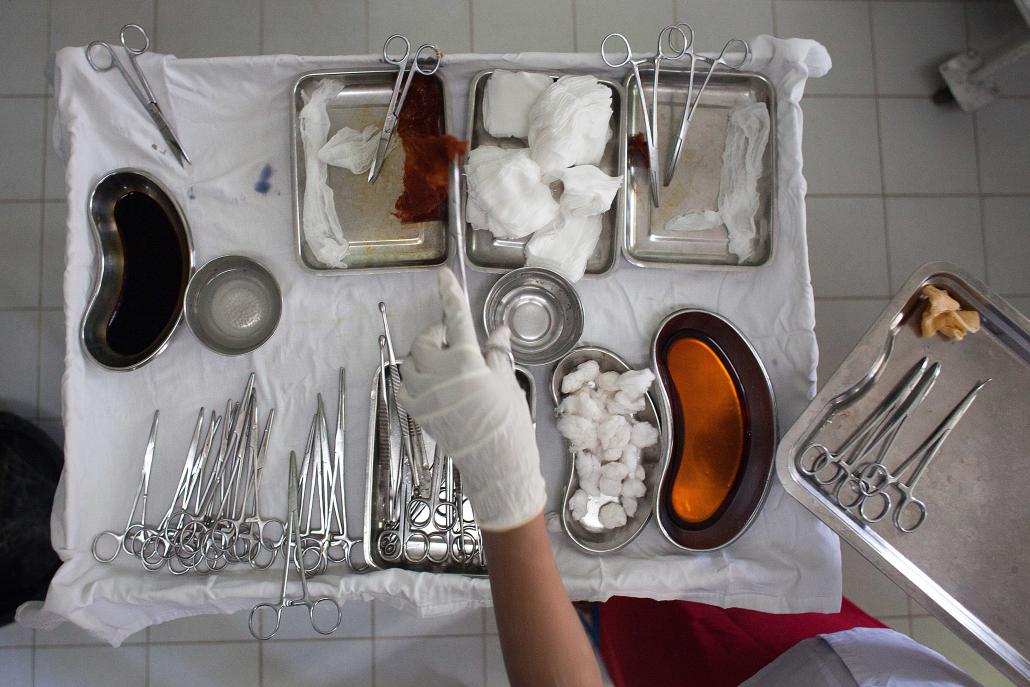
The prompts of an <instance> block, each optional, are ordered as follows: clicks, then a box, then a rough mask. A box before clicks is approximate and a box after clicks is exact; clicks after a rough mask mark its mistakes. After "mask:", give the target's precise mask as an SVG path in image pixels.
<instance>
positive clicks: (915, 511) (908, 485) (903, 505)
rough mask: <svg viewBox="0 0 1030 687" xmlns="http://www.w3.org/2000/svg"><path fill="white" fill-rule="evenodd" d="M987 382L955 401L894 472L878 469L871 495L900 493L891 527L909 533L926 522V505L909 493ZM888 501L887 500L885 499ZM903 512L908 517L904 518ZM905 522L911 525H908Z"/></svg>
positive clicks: (892, 516) (892, 515)
mask: <svg viewBox="0 0 1030 687" xmlns="http://www.w3.org/2000/svg"><path fill="white" fill-rule="evenodd" d="M990 381H991V380H990V379H988V380H986V381H983V382H979V383H978V384H977V385H976V386H974V387H973V388H972V389H971V390H970V391H969V393H967V394H966V395H965V397H964V398H963V399H962V400H961V401H959V403H958V405H956V406H955V408H954V409H952V411H951V412H950V413H948V416H947V417H946V418H944V420H943V421H942V422H941V424H940V425H938V427H937V429H935V430H934V432H933V433H932V434H931V435H930V436H928V437H927V438H926V441H924V442H923V443H922V444H921V445H920V446H919V448H917V449H916V450H915V451H913V452H912V455H910V456H909V457H908V458H906V459H905V461H904V462H903V463H902V464H901V465H899V466H898V468H897V470H895V472H894V473H893V474H892V473H891V472H889V471H888V470H887V469H886V468H884V467H883V466H879V469H878V473H879V474H881V475H882V476H883V479H882V480H881V481H880V482H879V483H878V484H877V485H876V486H875V487H873V489H872V491H871V492H870V493H871V494H875V493H878V492H882V491H883V490H885V489H886V488H887V487H888V486H892V487H894V488H895V489H897V490H898V492H900V494H901V497H900V499H899V500H898V503H897V504H896V505H895V506H894V512H893V513H892V514H891V521H892V522H893V523H894V526H895V527H896V528H898V529H899V530H900V531H902V532H906V533H910V532H914V531H916V530H917V529H919V527H920V526H922V524H923V523H924V522H925V521H926V514H927V511H926V504H925V503H924V502H923V501H921V500H920V499H918V498H916V497H915V496H913V495H912V491H913V490H914V489H915V487H916V484H917V483H918V482H919V479H920V478H921V477H922V476H923V473H925V472H926V469H927V468H928V467H930V463H931V462H932V461H933V459H934V458H936V457H937V455H938V454H939V453H940V451H941V447H942V446H943V445H944V442H945V440H946V439H947V438H948V436H949V435H950V434H951V432H952V430H954V429H955V427H956V426H957V425H958V423H959V421H960V420H961V419H962V416H963V415H965V414H966V411H967V410H969V407H970V406H971V405H973V401H975V400H976V397H977V395H978V394H979V393H980V390H981V389H983V388H984V387H985V386H987V384H988V383H989V382H990ZM912 465H915V466H916V467H915V470H914V471H913V472H912V475H911V476H910V477H909V478H908V479H907V480H904V479H902V477H901V476H902V475H904V474H905V472H907V471H908V469H909V468H910V467H912ZM888 498H889V497H888ZM906 511H908V512H909V513H911V514H912V515H906ZM906 523H911V525H908V524H906Z"/></svg>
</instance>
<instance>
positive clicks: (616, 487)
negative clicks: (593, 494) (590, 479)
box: [598, 472, 622, 496]
mask: <svg viewBox="0 0 1030 687" xmlns="http://www.w3.org/2000/svg"><path fill="white" fill-rule="evenodd" d="M598 488H599V489H600V490H601V494H602V495H603V496H618V495H619V494H621V493H622V480H621V479H612V478H610V477H605V476H604V473H603V472H602V473H601V481H600V482H598Z"/></svg>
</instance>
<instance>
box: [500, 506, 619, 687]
mask: <svg viewBox="0 0 1030 687" xmlns="http://www.w3.org/2000/svg"><path fill="white" fill-rule="evenodd" d="M483 542H484V545H485V547H486V552H487V558H488V559H489V561H490V589H491V592H492V594H493V600H494V612H495V614H496V616H497V627H498V633H499V634H500V639H501V649H502V650H503V652H504V664H505V667H506V668H507V671H508V677H509V679H510V681H511V684H512V685H514V686H515V687H521V686H522V685H533V686H534V687H536V686H537V685H563V686H564V685H591V686H593V685H600V684H601V673H600V669H599V668H598V666H597V662H596V660H595V658H594V652H593V650H592V649H591V647H590V641H589V639H587V635H586V632H585V631H584V630H583V626H582V624H581V623H580V621H579V618H578V617H577V615H576V611H575V610H574V609H573V607H572V604H571V603H570V602H569V598H568V595H567V594H566V592H565V587H564V585H563V584H562V581H561V577H560V576H559V575H558V567H557V565H556V564H555V562H554V557H553V556H552V555H551V548H550V543H549V542H548V538H547V530H546V528H545V526H544V517H543V515H539V516H537V517H536V518H534V519H533V520H531V521H530V522H528V523H527V524H525V525H523V526H521V527H518V528H516V529H514V530H510V531H507V532H484V533H483Z"/></svg>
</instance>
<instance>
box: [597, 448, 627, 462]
mask: <svg viewBox="0 0 1030 687" xmlns="http://www.w3.org/2000/svg"><path fill="white" fill-rule="evenodd" d="M622 451H623V449H621V448H606V449H605V450H604V453H602V454H601V460H603V461H604V462H605V463H611V462H612V461H616V460H618V459H619V458H622Z"/></svg>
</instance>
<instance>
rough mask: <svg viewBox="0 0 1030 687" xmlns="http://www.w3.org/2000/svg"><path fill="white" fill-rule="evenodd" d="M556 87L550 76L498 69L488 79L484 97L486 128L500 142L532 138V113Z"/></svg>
mask: <svg viewBox="0 0 1030 687" xmlns="http://www.w3.org/2000/svg"><path fill="white" fill-rule="evenodd" d="M552 83H554V80H553V79H552V78H551V77H550V76H548V75H547V74H537V73H534V72H509V71H506V70H504V69H498V70H497V71H495V72H494V73H493V74H491V75H490V78H489V79H487V82H486V89H485V90H484V93H483V126H484V127H485V128H486V131H487V133H489V134H490V135H491V136H496V137H498V138H507V137H509V136H514V137H515V138H525V137H526V136H528V135H529V111H530V109H531V108H532V107H533V103H535V102H536V99H537V98H539V97H540V94H541V93H543V92H544V90H545V89H546V88H547V87H548V86H550V85H551V84H552Z"/></svg>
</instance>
